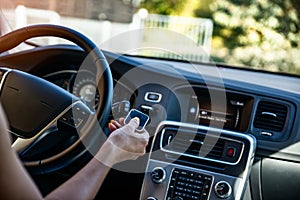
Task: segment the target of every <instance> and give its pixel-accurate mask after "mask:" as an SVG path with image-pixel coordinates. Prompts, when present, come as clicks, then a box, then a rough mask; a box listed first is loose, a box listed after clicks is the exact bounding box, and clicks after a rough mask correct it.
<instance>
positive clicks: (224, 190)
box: [215, 181, 232, 199]
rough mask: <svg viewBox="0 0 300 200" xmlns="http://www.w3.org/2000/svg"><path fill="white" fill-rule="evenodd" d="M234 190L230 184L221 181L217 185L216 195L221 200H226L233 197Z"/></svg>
mask: <svg viewBox="0 0 300 200" xmlns="http://www.w3.org/2000/svg"><path fill="white" fill-rule="evenodd" d="M231 192H232V189H231V186H230V185H229V183H228V182H226V181H219V182H218V183H216V185H215V193H216V195H217V196H218V197H219V198H221V199H226V198H228V197H229V196H230V195H231Z"/></svg>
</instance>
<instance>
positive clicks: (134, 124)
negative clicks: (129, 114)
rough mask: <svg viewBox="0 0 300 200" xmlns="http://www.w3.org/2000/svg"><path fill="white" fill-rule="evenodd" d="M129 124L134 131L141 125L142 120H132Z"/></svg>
mask: <svg viewBox="0 0 300 200" xmlns="http://www.w3.org/2000/svg"><path fill="white" fill-rule="evenodd" d="M128 124H129V125H131V126H132V127H133V128H134V129H137V128H138V127H139V125H140V118H138V117H135V118H133V119H131V120H130V122H129V123H128Z"/></svg>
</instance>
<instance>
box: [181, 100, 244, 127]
mask: <svg viewBox="0 0 300 200" xmlns="http://www.w3.org/2000/svg"><path fill="white" fill-rule="evenodd" d="M228 100H229V101H228ZM228 100H226V102H219V101H217V104H216V105H212V104H211V100H210V97H209V96H207V95H200V96H196V95H193V96H191V97H190V100H189V107H188V113H187V120H188V121H189V122H197V123H199V124H204V125H209V124H210V123H213V124H214V125H223V126H224V128H229V129H235V128H236V127H237V126H238V125H239V120H240V114H241V111H242V109H243V106H244V102H243V101H237V100H230V99H228Z"/></svg>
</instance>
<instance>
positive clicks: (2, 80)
mask: <svg viewBox="0 0 300 200" xmlns="http://www.w3.org/2000/svg"><path fill="white" fill-rule="evenodd" d="M0 69H3V70H6V72H4V74H3V76H2V79H1V82H0V92H1V91H2V87H3V85H4V81H5V79H6V78H7V76H8V74H9V73H10V72H11V71H12V69H8V68H0Z"/></svg>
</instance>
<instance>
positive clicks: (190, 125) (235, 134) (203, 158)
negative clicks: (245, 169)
mask: <svg viewBox="0 0 300 200" xmlns="http://www.w3.org/2000/svg"><path fill="white" fill-rule="evenodd" d="M166 125H173V126H179V127H180V130H184V127H187V128H193V129H197V130H198V129H201V130H204V131H215V132H216V131H221V132H222V133H225V134H228V135H234V136H237V133H235V132H231V131H225V130H221V129H216V128H209V127H206V126H201V125H192V124H186V123H181V122H168V121H165V122H162V123H160V124H159V126H158V127H162V126H166ZM182 128H183V129H182ZM165 130H166V129H165V128H164V129H163V130H162V134H161V138H160V142H159V146H160V149H161V150H162V151H164V152H167V153H173V154H176V155H185V156H187V157H191V158H197V159H202V160H208V161H213V162H218V163H222V164H227V165H237V164H238V163H239V162H240V160H241V158H242V155H243V152H244V148H245V144H244V143H243V142H241V141H238V140H234V139H231V138H227V137H221V136H220V137H219V138H221V139H223V140H229V141H233V142H237V143H242V149H241V153H240V155H239V158H238V160H237V161H236V162H234V163H232V162H227V161H222V160H216V159H211V158H206V157H200V156H195V155H189V154H183V153H182V152H181V153H180V152H176V151H170V150H167V149H165V148H164V147H163V144H162V141H163V137H164V134H165ZM240 135H241V134H239V135H238V136H240ZM210 137H216V136H214V135H211V136H210ZM153 141H154V140H153Z"/></svg>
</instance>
